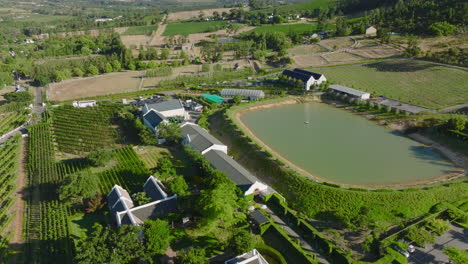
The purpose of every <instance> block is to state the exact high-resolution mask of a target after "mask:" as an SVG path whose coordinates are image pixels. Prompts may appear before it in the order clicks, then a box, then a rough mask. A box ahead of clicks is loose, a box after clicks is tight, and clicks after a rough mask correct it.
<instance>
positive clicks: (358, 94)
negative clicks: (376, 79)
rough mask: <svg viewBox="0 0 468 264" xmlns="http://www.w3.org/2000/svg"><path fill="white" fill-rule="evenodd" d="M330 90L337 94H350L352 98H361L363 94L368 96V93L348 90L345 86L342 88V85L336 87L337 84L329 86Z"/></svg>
mask: <svg viewBox="0 0 468 264" xmlns="http://www.w3.org/2000/svg"><path fill="white" fill-rule="evenodd" d="M330 89H333V90H335V91H339V92H342V93H347V94H351V95H354V96H363V95H365V94H369V95H370V93H367V92H363V91H359V90H356V89H353V88H349V87H346V86H342V85H338V84H332V85H330Z"/></svg>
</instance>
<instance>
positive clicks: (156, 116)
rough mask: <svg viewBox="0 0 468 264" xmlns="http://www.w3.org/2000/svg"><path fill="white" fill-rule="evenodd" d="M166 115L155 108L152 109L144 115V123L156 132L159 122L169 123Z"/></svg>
mask: <svg viewBox="0 0 468 264" xmlns="http://www.w3.org/2000/svg"><path fill="white" fill-rule="evenodd" d="M167 122H168V121H167V119H166V117H164V116H163V115H162V114H160V113H159V112H156V111H155V110H153V109H150V110H149V111H148V112H146V113H145V114H144V115H143V123H144V124H145V125H146V126H147V127H149V128H150V129H151V130H153V132H156V130H157V129H156V128H157V127H158V125H159V124H161V123H167Z"/></svg>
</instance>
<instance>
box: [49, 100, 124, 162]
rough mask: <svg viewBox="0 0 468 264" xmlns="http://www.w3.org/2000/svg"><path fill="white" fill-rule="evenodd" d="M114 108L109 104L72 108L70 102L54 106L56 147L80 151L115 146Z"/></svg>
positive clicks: (63, 150)
mask: <svg viewBox="0 0 468 264" xmlns="http://www.w3.org/2000/svg"><path fill="white" fill-rule="evenodd" d="M116 110H117V108H115V107H112V106H98V107H86V108H74V107H72V106H70V105H65V106H63V107H58V108H55V109H53V111H52V112H51V116H52V128H53V129H52V130H53V135H54V138H55V142H56V144H57V148H58V150H59V151H62V152H67V153H82V152H90V151H93V150H96V149H98V148H104V147H109V146H112V145H114V143H115V141H116V136H117V133H116V130H115V129H114V128H113V127H112V126H111V124H110V119H111V118H112V117H113V115H114V113H115V111H116Z"/></svg>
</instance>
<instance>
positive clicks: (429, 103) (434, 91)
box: [314, 60, 468, 109]
mask: <svg viewBox="0 0 468 264" xmlns="http://www.w3.org/2000/svg"><path fill="white" fill-rule="evenodd" d="M314 71H316V72H319V73H322V74H325V76H326V77H327V79H328V80H329V81H330V82H331V83H336V84H341V85H345V86H348V87H351V88H355V89H358V90H362V91H366V92H370V93H371V94H372V95H373V96H379V95H384V96H386V97H389V98H391V99H395V100H400V101H403V102H406V103H412V104H415V105H419V106H423V107H427V108H431V109H442V108H446V107H449V106H453V105H457V104H462V103H466V102H468V71H466V70H462V69H458V68H452V67H446V66H441V65H437V64H434V63H430V62H421V61H411V60H389V61H384V62H379V63H373V64H367V65H351V66H343V67H335V68H323V69H315V70H314Z"/></svg>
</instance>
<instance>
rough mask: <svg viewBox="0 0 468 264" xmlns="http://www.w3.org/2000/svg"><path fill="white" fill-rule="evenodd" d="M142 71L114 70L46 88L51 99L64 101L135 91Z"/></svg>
mask: <svg viewBox="0 0 468 264" xmlns="http://www.w3.org/2000/svg"><path fill="white" fill-rule="evenodd" d="M143 75H144V72H141V71H140V72H138V71H131V72H116V73H110V74H105V75H100V76H96V77H90V78H79V79H73V80H67V81H64V82H60V83H55V84H51V85H50V88H49V89H48V90H47V95H48V99H49V100H51V101H65V100H70V99H78V98H84V97H92V96H99V95H106V94H113V93H127V92H134V91H137V90H138V88H139V84H140V81H141V77H142V76H143Z"/></svg>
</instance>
